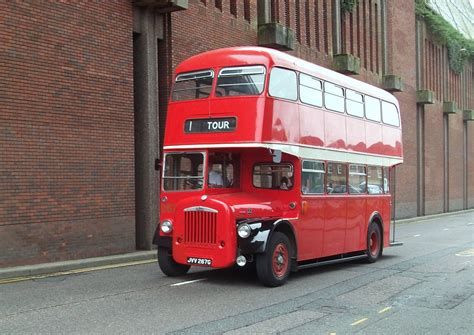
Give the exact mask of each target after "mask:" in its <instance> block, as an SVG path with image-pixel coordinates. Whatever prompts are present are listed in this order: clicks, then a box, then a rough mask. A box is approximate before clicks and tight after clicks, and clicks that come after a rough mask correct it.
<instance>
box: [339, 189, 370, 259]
mask: <svg viewBox="0 0 474 335" xmlns="http://www.w3.org/2000/svg"><path fill="white" fill-rule="evenodd" d="M366 204H367V197H366V196H364V195H349V196H348V197H347V230H346V240H345V247H344V252H346V253H347V252H353V251H359V250H364V249H365V241H366V235H367V234H366V233H367V217H366V215H365V213H366Z"/></svg>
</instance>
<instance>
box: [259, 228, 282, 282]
mask: <svg viewBox="0 0 474 335" xmlns="http://www.w3.org/2000/svg"><path fill="white" fill-rule="evenodd" d="M290 255H291V245H290V240H289V239H288V237H287V236H286V235H285V234H283V233H280V232H276V233H273V235H272V237H271V239H270V242H269V244H268V246H267V249H266V250H265V252H264V253H263V254H259V255H257V264H256V265H257V276H258V279H259V280H260V282H262V284H263V285H265V286H270V287H276V286H281V285H283V284H284V283H286V281H287V279H288V276H289V275H290V269H291V256H290Z"/></svg>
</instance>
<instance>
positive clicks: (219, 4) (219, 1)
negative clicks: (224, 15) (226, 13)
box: [214, 0, 222, 12]
mask: <svg viewBox="0 0 474 335" xmlns="http://www.w3.org/2000/svg"><path fill="white" fill-rule="evenodd" d="M214 6H215V7H216V8H217V9H219V10H220V11H221V12H222V0H214Z"/></svg>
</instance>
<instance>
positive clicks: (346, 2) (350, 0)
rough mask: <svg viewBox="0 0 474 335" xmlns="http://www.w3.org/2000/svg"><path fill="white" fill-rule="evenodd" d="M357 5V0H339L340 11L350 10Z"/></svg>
mask: <svg viewBox="0 0 474 335" xmlns="http://www.w3.org/2000/svg"><path fill="white" fill-rule="evenodd" d="M357 6H359V0H341V12H342V13H345V12H352V11H353V10H354V8H355V7H357Z"/></svg>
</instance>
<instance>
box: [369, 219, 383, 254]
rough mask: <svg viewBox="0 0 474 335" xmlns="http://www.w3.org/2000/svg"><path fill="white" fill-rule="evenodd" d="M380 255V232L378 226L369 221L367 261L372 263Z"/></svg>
mask: <svg viewBox="0 0 474 335" xmlns="http://www.w3.org/2000/svg"><path fill="white" fill-rule="evenodd" d="M381 255H382V232H381V231H380V226H379V225H378V224H377V223H375V222H371V223H370V225H369V229H368V231H367V262H368V263H374V262H376V261H377V259H379V258H380V256H381Z"/></svg>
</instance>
